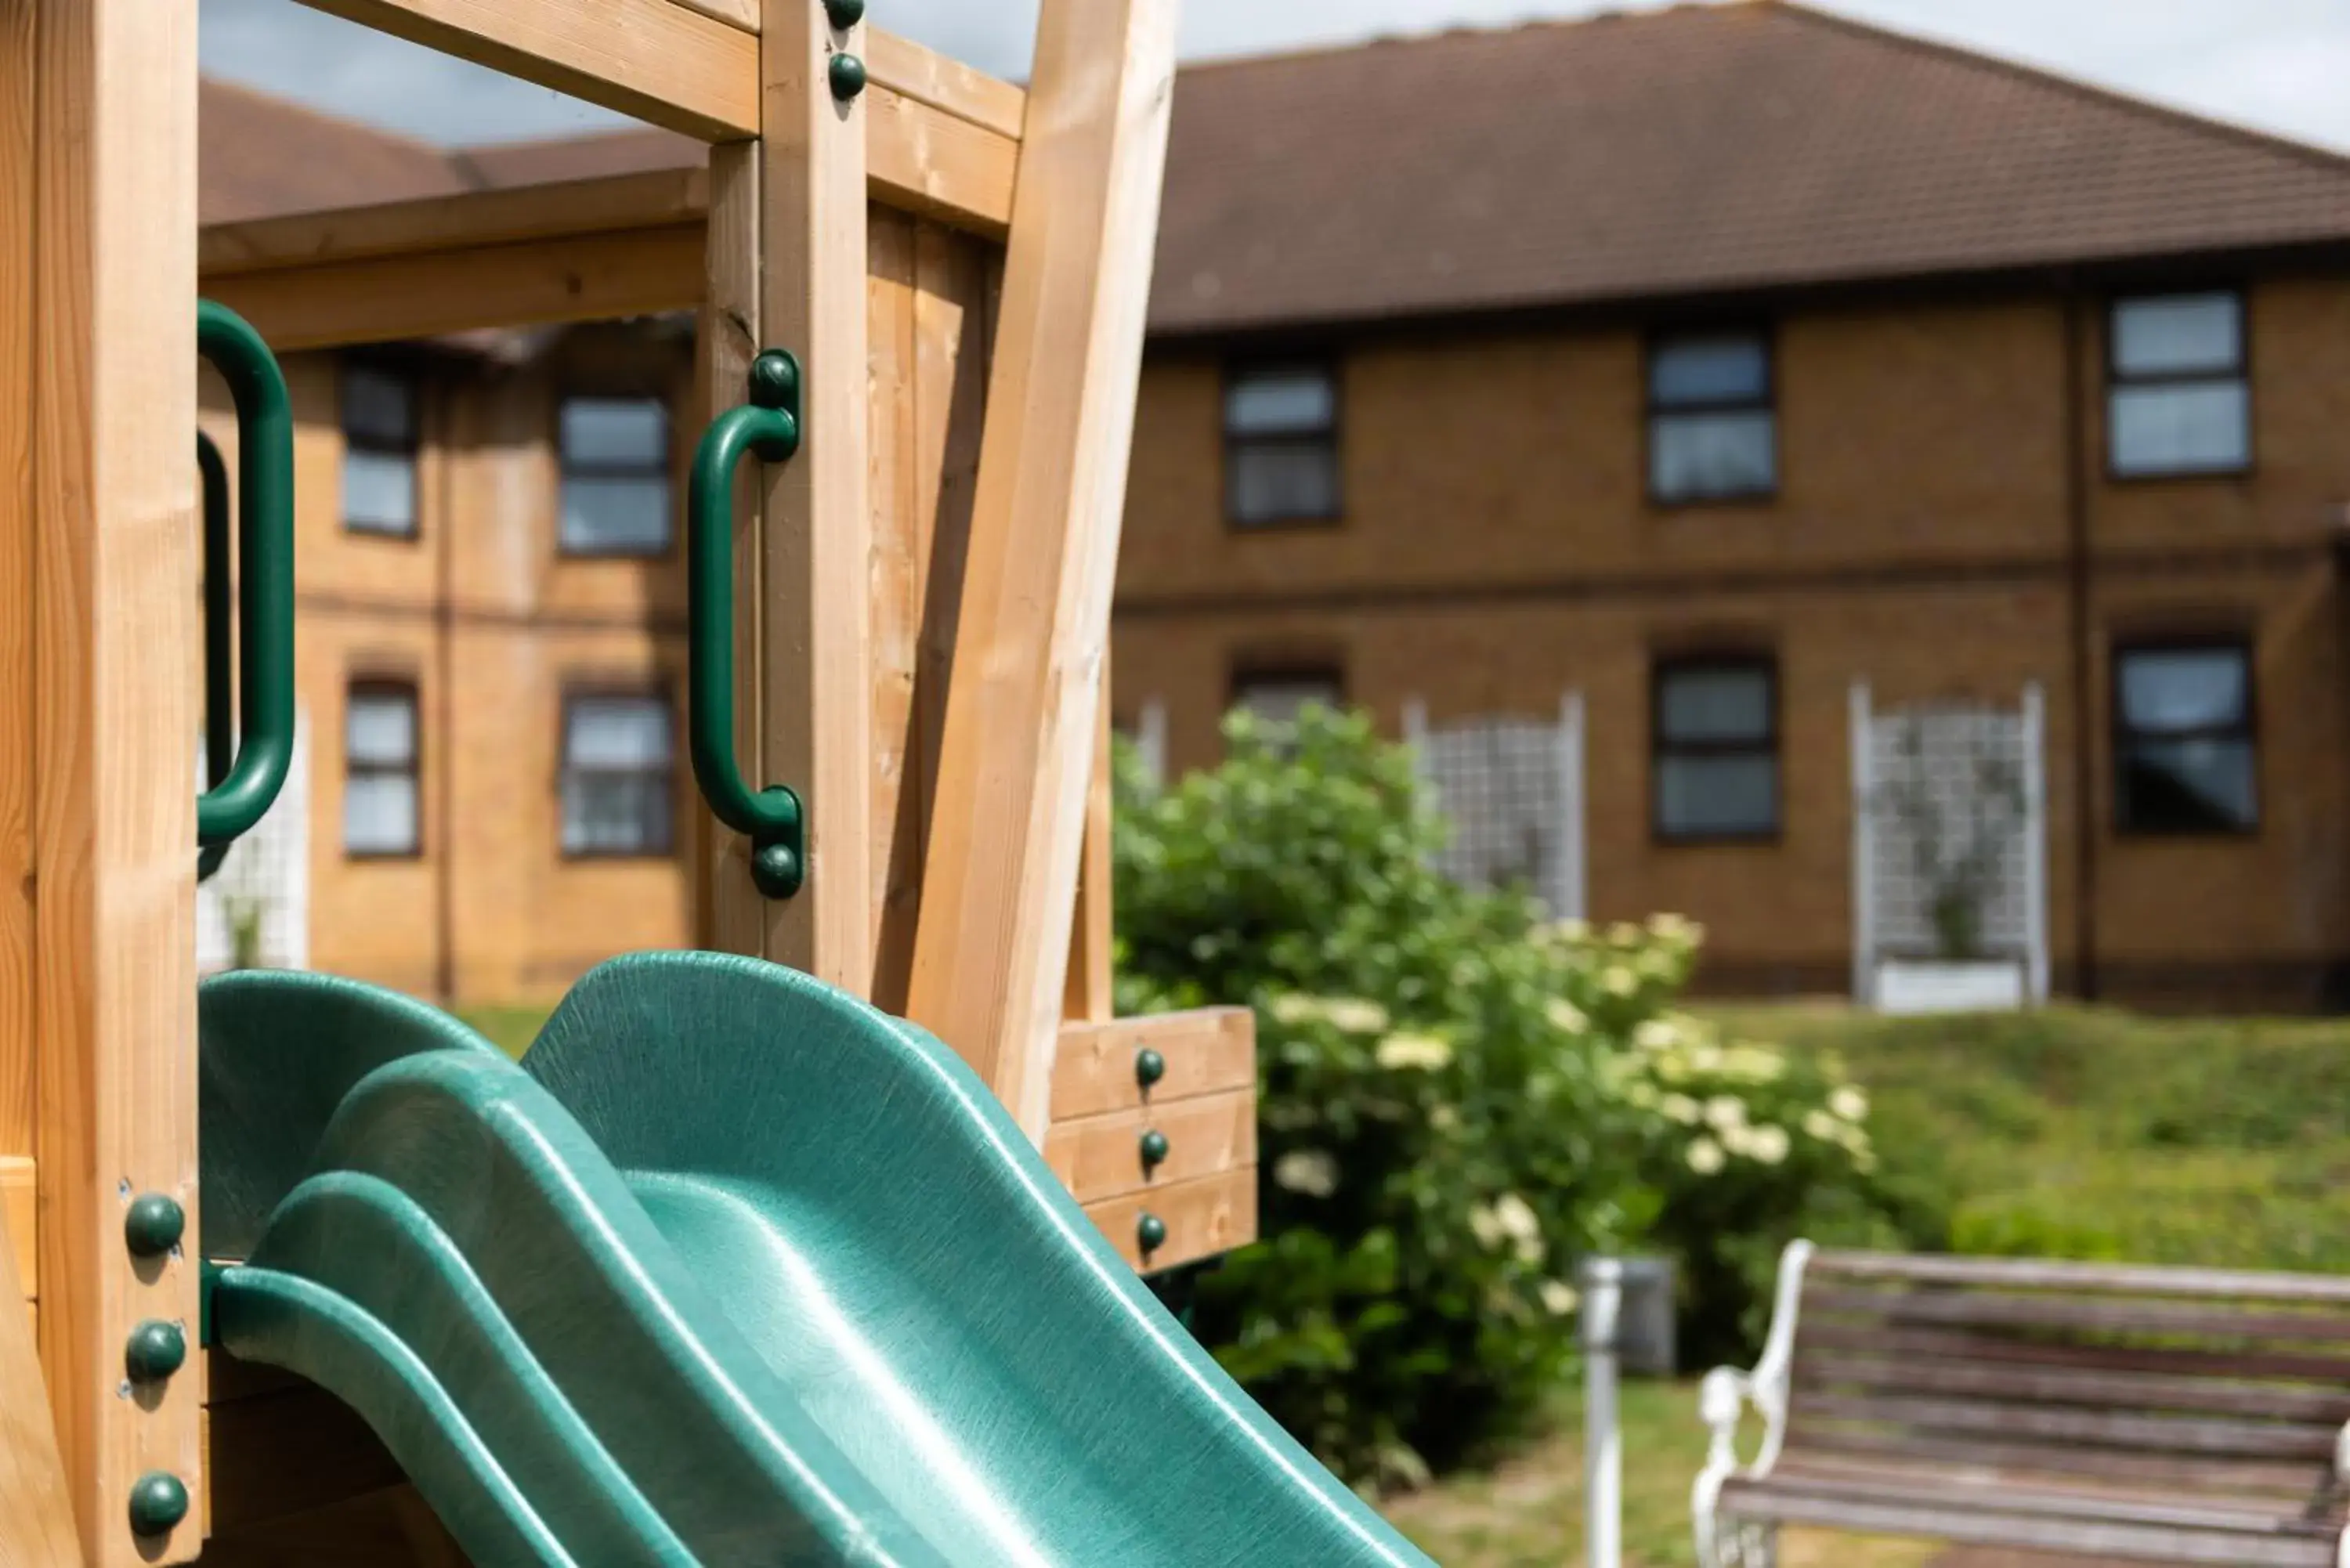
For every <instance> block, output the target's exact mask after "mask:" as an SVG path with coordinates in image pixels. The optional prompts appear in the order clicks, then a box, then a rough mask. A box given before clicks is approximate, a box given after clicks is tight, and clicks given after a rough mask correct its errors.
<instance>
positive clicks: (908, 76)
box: [865, 27, 1028, 142]
mask: <svg viewBox="0 0 2350 1568" xmlns="http://www.w3.org/2000/svg"><path fill="white" fill-rule="evenodd" d="M865 65H866V68H867V70H868V71H869V72H870V73H871V74H872V78H873V85H874V86H876V87H879V88H888V89H889V91H890V92H893V93H895V94H897V95H898V96H899V97H900V98H904V99H911V100H912V101H913V102H915V103H918V104H922V105H925V106H927V107H929V108H931V109H939V110H941V111H942V112H944V113H947V114H951V115H952V116H954V117H955V118H956V119H963V120H968V121H970V122H971V123H972V124H973V125H976V126H982V127H984V128H985V129H987V130H992V131H994V132H995V133H996V134H997V135H998V136H1002V137H1005V138H1007V139H1009V140H1013V141H1015V142H1016V141H1018V140H1020V138H1021V135H1022V133H1023V131H1024V130H1025V129H1026V126H1027V123H1028V95H1027V94H1026V93H1024V92H1023V91H1022V90H1021V89H1020V88H1017V87H1014V85H1013V84H1012V83H1010V82H1007V81H1003V80H999V79H998V78H994V77H992V76H989V75H988V74H987V73H986V72H985V71H980V70H974V69H972V67H969V66H967V65H964V64H963V63H962V61H961V60H957V59H951V58H949V57H947V56H945V55H941V54H939V53H938V52H936V51H935V50H931V49H926V48H924V47H922V46H921V45H920V44H917V43H915V42H913V41H912V40H910V39H908V38H901V37H899V36H897V35H896V34H894V33H885V32H883V31H881V29H879V27H873V28H868V30H867V32H866V35H865Z"/></svg>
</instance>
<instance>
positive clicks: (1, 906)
mask: <svg viewBox="0 0 2350 1568" xmlns="http://www.w3.org/2000/svg"><path fill="white" fill-rule="evenodd" d="M33 46H34V29H33V3H32V0H0V388H6V389H8V390H7V392H6V393H5V395H0V1157H4V1156H7V1155H12V1154H13V1155H25V1156H29V1155H31V1154H32V1152H33V1054H34V1033H33V777H34V774H35V772H36V769H37V766H38V763H37V761H36V753H35V751H34V749H33V617H32V613H31V612H32V605H33V403H32V399H31V396H30V395H29V393H30V389H31V387H32V385H33V320H34V316H33V268H32V261H33V254H32V234H33V224H34V222H35V218H34V206H33V202H34V184H35V179H34V171H35V169H36V163H35V161H34V147H33V97H34V80H35V72H34V55H33ZM19 1240H20V1241H21V1242H22V1243H23V1244H24V1245H26V1246H28V1247H29V1246H30V1245H31V1244H32V1241H33V1236H32V1231H31V1227H30V1225H29V1223H28V1224H27V1225H26V1228H25V1230H24V1231H23V1232H22V1233H21V1235H20V1237H19ZM0 1301H5V1297H0Z"/></svg>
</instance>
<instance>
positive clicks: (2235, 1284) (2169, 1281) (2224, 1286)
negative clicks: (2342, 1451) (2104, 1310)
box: [1806, 1251, 2350, 1305]
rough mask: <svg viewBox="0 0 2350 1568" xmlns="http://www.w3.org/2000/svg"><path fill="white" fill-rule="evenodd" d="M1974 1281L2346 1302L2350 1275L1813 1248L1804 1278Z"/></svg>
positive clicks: (2012, 1286) (2003, 1286)
mask: <svg viewBox="0 0 2350 1568" xmlns="http://www.w3.org/2000/svg"><path fill="white" fill-rule="evenodd" d="M1814 1275H1816V1276H1818V1277H1821V1278H1825V1277H1828V1276H1830V1275H1833V1276H1835V1277H1836V1278H1839V1279H1848V1280H1886V1281H1906V1282H1913V1283H1917V1284H1937V1285H1979V1286H1983V1287H1987V1288H1992V1289H1998V1290H2061V1291H2081V1292H2100V1291H2112V1292H2116V1293H2124V1294H2128V1295H2150V1296H2197V1297H2211V1298H2217V1299H2220V1300H2225V1301H2231V1302H2240V1301H2258V1302H2310V1303H2334V1304H2339V1305H2350V1279H2337V1278H2334V1276H2332V1275H2328V1274H2284V1273H2265V1272H2256V1271H2253V1270H2249V1269H2244V1270H2230V1269H2179V1268H2160V1267H2152V1266H2147V1265H2139V1264H2126V1263H2067V1262H2047V1261H2043V1260H2039V1259H2031V1258H1960V1257H1947V1256H1938V1255H1935V1254H1931V1253H1903V1252H1833V1251H1827V1252H1817V1253H1814V1254H1813V1257H1812V1262H1811V1263H1810V1264H1809V1265H1808V1267H1807V1274H1806V1277H1810V1276H1814Z"/></svg>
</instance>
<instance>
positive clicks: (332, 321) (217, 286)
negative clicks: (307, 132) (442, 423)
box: [204, 223, 703, 354]
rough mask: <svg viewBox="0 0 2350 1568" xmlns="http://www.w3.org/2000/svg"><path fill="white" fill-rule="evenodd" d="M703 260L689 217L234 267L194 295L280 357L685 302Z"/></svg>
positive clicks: (688, 304) (695, 288)
mask: <svg viewBox="0 0 2350 1568" xmlns="http://www.w3.org/2000/svg"><path fill="white" fill-rule="evenodd" d="M702 287H703V280H702V224H701V223H691V224H683V225H680V226H676V227H672V228H665V229H641V230H632V231H624V232H618V233H613V234H588V235H584V236H580V237H566V238H556V239H543V240H525V241H523V242H521V243H519V244H507V245H485V246H482V247H480V248H477V249H471V250H443V251H429V252H423V253H420V254H412V255H387V256H379V257H376V258H375V259H373V260H362V261H352V262H340V263H329V264H325V265H317V266H304V267H280V268H276V269H274V270H271V271H267V272H248V273H238V274H234V275H230V276H227V277H223V278H220V279H217V280H208V281H207V282H206V283H205V285H204V293H205V295H206V296H207V297H208V298H212V299H216V300H218V301H219V302H220V303H222V304H223V305H225V306H228V307H229V308H230V309H232V310H234V311H236V312H237V313H238V314H239V315H241V316H243V317H245V319H247V320H248V321H250V322H252V323H253V325H254V327H255V328H256V329H258V330H259V331H260V333H261V335H262V336H263V337H265V338H267V339H268V340H269V346H270V347H271V348H274V349H276V351H277V352H278V353H280V354H286V353H291V352H293V351H295V350H296V349H301V348H327V347H329V346H332V345H336V344H343V343H385V342H392V341H396V340H399V339H403V338H413V337H436V336H439V335H442V334H444V333H452V332H467V331H473V330H477V329H480V328H484V327H532V326H542V325H546V324H549V323H554V322H561V321H596V320H605V319H609V318H611V317H624V316H646V315H652V314H654V313H657V312H660V311H665V310H691V309H693V308H694V307H695V306H699V305H700V304H701V303H702Z"/></svg>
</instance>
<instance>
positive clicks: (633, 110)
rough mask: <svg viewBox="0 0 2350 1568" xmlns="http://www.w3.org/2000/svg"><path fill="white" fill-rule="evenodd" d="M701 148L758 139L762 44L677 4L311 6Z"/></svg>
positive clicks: (569, 1)
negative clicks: (676, 134)
mask: <svg viewBox="0 0 2350 1568" xmlns="http://www.w3.org/2000/svg"><path fill="white" fill-rule="evenodd" d="M306 3H307V4H309V5H312V6H314V7H315V8H316V9H317V10H321V11H326V12H329V13H331V14H332V15H334V16H341V17H344V18H346V19H347V20H349V21H353V22H359V23H362V24H364V25H365V26H369V27H373V28H375V29H376V30H377V31H379V32H384V33H390V34H392V35H393V36H397V37H402V38H406V39H408V40H409V41H410V42H411V43H418V44H422V45H423V46H424V47H427V48H431V49H438V50H440V51H441V52H442V54H447V55H454V56H456V57H458V58H459V59H463V60H472V61H474V62H475V63H477V64H480V65H484V66H487V67H490V68H491V69H493V70H497V71H503V72H504V73H505V74H506V75H508V76H513V77H520V78H522V79H523V80H525V81H528V82H536V83H537V84H538V85H539V86H541V87H549V88H554V89H555V90H556V91H557V92H562V93H568V94H570V95H571V96H572V97H573V98H579V99H587V101H588V102H590V103H597V104H601V105H603V106H604V107H605V108H606V109H617V110H619V112H620V113H622V114H625V115H629V116H631V117H633V118H634V119H641V120H644V121H646V122H648V123H650V124H652V125H658V126H661V127H663V128H664V129H667V130H675V131H679V132H681V133H683V134H684V135H687V136H694V137H699V138H701V139H702V140H704V141H725V140H733V139H735V138H739V137H746V136H754V135H756V134H757V133H758V130H759V44H758V40H757V39H756V38H755V37H754V36H752V35H751V34H749V33H747V32H745V31H744V30H743V28H741V27H739V26H730V25H729V24H728V23H726V22H723V21H720V20H718V19H716V18H715V17H712V16H708V15H706V14H704V13H703V12H702V11H701V10H697V9H690V8H688V7H687V6H684V5H677V4H674V3H673V0H531V3H530V4H528V5H520V4H515V3H514V0H306Z"/></svg>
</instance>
